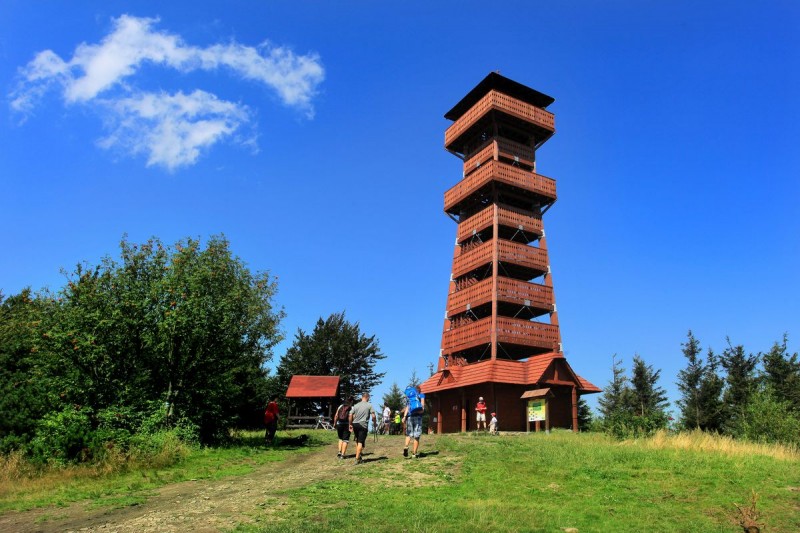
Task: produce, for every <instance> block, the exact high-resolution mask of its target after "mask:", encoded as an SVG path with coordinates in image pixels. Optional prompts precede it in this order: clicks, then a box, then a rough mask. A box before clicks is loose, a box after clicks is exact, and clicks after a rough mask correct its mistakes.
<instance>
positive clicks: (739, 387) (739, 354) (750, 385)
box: [720, 339, 758, 428]
mask: <svg viewBox="0 0 800 533" xmlns="http://www.w3.org/2000/svg"><path fill="white" fill-rule="evenodd" d="M727 341H728V347H727V348H726V349H725V351H723V352H722V356H721V357H720V363H721V364H722V366H723V368H725V371H726V375H725V392H724V394H723V401H724V404H725V423H724V425H725V426H726V427H727V428H731V427H733V426H735V425H737V423H738V422H737V421H738V419H739V418H741V417H742V416H744V412H745V408H746V407H747V404H748V402H749V401H750V397H751V396H752V395H753V393H755V392H756V388H757V381H756V375H755V368H756V364H757V363H758V358H757V357H756V356H755V355H753V354H746V353H745V351H744V346H742V345H741V344H740V345H737V346H733V345H732V344H731V341H730V339H727Z"/></svg>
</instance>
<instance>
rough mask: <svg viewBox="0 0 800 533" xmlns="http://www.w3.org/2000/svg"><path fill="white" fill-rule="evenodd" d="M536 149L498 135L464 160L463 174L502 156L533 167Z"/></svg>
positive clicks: (469, 172)
mask: <svg viewBox="0 0 800 533" xmlns="http://www.w3.org/2000/svg"><path fill="white" fill-rule="evenodd" d="M535 153H536V151H535V150H534V148H533V147H531V146H525V145H524V144H520V143H518V142H514V141H510V140H508V139H503V138H501V137H498V138H496V139H492V140H491V141H489V142H488V143H487V144H486V146H484V147H483V148H481V149H480V150H478V151H477V152H476V153H475V154H473V155H472V156H470V157H469V159H467V160H466V161H464V176H466V175H468V174H471V173H472V172H474V171H475V170H477V169H478V168H480V167H481V166H482V165H483V164H484V163H486V162H487V161H489V160H491V159H495V160H496V159H498V158H500V157H503V158H504V159H508V160H511V161H514V162H519V163H523V164H525V165H527V166H529V167H533V165H534V161H535V160H536V156H535Z"/></svg>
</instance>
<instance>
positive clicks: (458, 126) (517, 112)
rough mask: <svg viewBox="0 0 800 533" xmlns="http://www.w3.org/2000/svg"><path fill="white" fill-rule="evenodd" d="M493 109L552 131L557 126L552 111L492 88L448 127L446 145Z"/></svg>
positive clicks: (445, 138) (445, 134)
mask: <svg viewBox="0 0 800 533" xmlns="http://www.w3.org/2000/svg"><path fill="white" fill-rule="evenodd" d="M492 109H496V110H498V111H501V112H503V113H506V114H508V115H512V116H515V117H517V118H520V119H522V120H525V121H528V122H532V123H534V124H536V125H537V126H540V127H542V128H545V129H547V130H550V131H555V128H556V120H555V117H554V116H553V114H552V113H550V112H548V111H545V110H544V109H542V108H539V107H536V106H533V105H531V104H527V103H525V102H523V101H521V100H517V99H516V98H512V97H510V96H507V95H505V94H503V93H500V92H497V91H495V90H492V91H489V92H488V93H486V95H485V96H484V97H483V98H481V99H480V100H478V102H477V103H476V104H475V105H474V106H472V107H471V108H470V109H469V111H467V112H466V113H464V114H463V115H461V117H459V118H458V120H456V121H455V122H453V123H452V124H451V125H450V127H449V128H447V131H445V133H444V145H445V146H450V145H451V144H452V143H453V141H455V140H456V139H458V137H459V136H461V135H462V134H463V133H464V132H465V131H467V130H468V129H469V128H471V127H472V126H473V125H474V124H475V123H476V122H477V121H478V120H480V119H481V117H483V116H484V115H485V114H486V113H488V112H489V111H491V110H492Z"/></svg>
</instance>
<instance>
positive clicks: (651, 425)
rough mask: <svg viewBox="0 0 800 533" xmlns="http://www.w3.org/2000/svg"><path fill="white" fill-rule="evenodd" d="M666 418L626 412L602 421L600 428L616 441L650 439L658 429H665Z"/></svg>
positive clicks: (615, 414)
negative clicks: (616, 439)
mask: <svg viewBox="0 0 800 533" xmlns="http://www.w3.org/2000/svg"><path fill="white" fill-rule="evenodd" d="M667 425H668V418H667V417H666V416H665V415H662V414H653V415H649V416H638V415H634V414H631V413H627V412H618V413H614V414H613V415H612V416H610V417H607V418H605V419H603V421H602V423H601V424H600V427H601V428H602V430H603V431H604V432H606V433H608V434H609V435H612V436H614V437H616V438H618V439H631V438H633V439H636V438H642V437H650V436H652V435H653V434H655V432H656V431H658V430H660V429H666V428H667Z"/></svg>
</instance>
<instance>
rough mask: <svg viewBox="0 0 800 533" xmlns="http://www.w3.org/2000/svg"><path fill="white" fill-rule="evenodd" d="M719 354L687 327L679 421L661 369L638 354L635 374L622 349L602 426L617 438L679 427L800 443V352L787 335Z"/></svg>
mask: <svg viewBox="0 0 800 533" xmlns="http://www.w3.org/2000/svg"><path fill="white" fill-rule="evenodd" d="M726 342H727V346H726V347H725V349H723V350H722V352H721V353H719V354H717V353H716V352H715V351H714V350H713V349H712V348H708V350H707V352H706V353H705V355H704V354H703V350H702V349H701V344H700V341H699V340H698V339H697V338H696V337H695V336H694V334H693V333H692V332H691V331H689V332H688V335H687V339H686V341H685V342H684V343H682V344H681V348H682V350H681V351H682V353H683V356H684V357H685V358H686V366H685V368H684V369H682V370H681V371H680V372H679V373H678V379H677V385H678V390H679V391H680V394H681V396H680V398H679V399H678V401H677V407H678V409H679V411H680V415H679V419H678V420H675V421H673V420H672V419H671V417H670V416H669V413H668V411H667V408H668V407H669V402H668V401H667V395H666V392H665V391H664V389H663V388H661V387H660V386H659V385H658V380H659V378H660V372H661V371H660V370H656V369H654V368H653V367H652V365H648V364H647V363H646V362H645V361H644V360H643V359H642V358H641V357H640V356H639V355H635V356H634V357H633V367H632V371H631V375H630V376H628V375H627V374H626V371H625V369H624V368H623V367H622V365H621V362H620V361H619V360H618V359H617V357H616V355H615V356H614V357H613V358H612V368H611V371H612V378H611V381H610V382H609V384H608V386H607V387H606V389H605V391H604V392H603V395H602V396H601V397H600V400H599V410H600V419H599V420H598V421H596V426H597V427H599V428H600V429H602V430H604V431H607V432H609V433H612V434H615V435H618V436H628V435H646V434H650V433H652V432H654V431H656V430H658V429H664V428H667V427H670V426H674V427H676V428H678V429H686V430H701V431H708V432H715V433H720V434H725V435H730V436H733V437H738V438H745V439H749V440H754V441H766V442H783V443H790V444H800V358H798V354H797V353H790V352H789V350H788V337H787V335H784V336H783V339H782V340H781V341H778V342H775V343H774V344H773V346H772V347H771V348H770V349H769V350H768V351H765V352H758V353H755V354H753V353H748V352H747V351H746V350H745V348H744V346H743V345H734V344H732V343H731V341H730V339H726Z"/></svg>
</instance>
